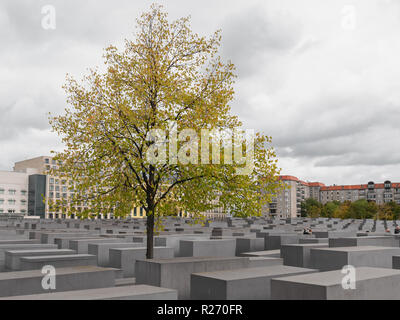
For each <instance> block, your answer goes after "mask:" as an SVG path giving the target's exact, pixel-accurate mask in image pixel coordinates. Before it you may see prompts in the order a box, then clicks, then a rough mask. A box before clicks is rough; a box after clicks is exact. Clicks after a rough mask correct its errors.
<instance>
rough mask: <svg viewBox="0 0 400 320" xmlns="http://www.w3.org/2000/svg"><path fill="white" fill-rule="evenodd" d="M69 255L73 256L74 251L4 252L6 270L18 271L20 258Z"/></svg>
mask: <svg viewBox="0 0 400 320" xmlns="http://www.w3.org/2000/svg"><path fill="white" fill-rule="evenodd" d="M70 254H75V251H74V250H69V249H60V250H59V249H38V250H10V251H6V252H5V264H6V269H7V270H10V271H18V270H19V269H20V259H21V258H22V257H31V256H45V255H70Z"/></svg>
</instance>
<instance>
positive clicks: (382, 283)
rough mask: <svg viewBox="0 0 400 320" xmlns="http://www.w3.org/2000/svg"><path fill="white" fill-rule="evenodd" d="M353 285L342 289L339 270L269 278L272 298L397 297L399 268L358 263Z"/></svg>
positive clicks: (345, 298)
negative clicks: (368, 265) (360, 265)
mask: <svg viewBox="0 0 400 320" xmlns="http://www.w3.org/2000/svg"><path fill="white" fill-rule="evenodd" d="M355 275H356V282H355V289H354V290H353V289H344V288H343V286H342V280H343V277H344V276H345V274H343V273H342V272H341V270H334V271H326V272H319V273H312V274H305V275H299V276H290V277H283V278H279V279H272V280H271V298H272V299H275V300H373V299H378V300H399V299H400V270H394V269H386V268H371V267H358V268H356V269H355Z"/></svg>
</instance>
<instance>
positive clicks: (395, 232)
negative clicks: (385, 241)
mask: <svg viewBox="0 0 400 320" xmlns="http://www.w3.org/2000/svg"><path fill="white" fill-rule="evenodd" d="M399 233H400V226H396V228H395V229H394V234H399Z"/></svg>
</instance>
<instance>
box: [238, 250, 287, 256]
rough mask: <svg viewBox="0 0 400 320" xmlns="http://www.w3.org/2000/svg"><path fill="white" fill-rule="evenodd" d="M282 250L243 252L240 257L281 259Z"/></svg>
mask: <svg viewBox="0 0 400 320" xmlns="http://www.w3.org/2000/svg"><path fill="white" fill-rule="evenodd" d="M280 256H281V250H280V249H278V250H264V251H254V252H242V253H241V254H239V257H273V258H280Z"/></svg>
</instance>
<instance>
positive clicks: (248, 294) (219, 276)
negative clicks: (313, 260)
mask: <svg viewBox="0 0 400 320" xmlns="http://www.w3.org/2000/svg"><path fill="white" fill-rule="evenodd" d="M310 272H316V270H312V269H305V268H296V267H289V266H270V267H262V268H246V269H235V270H223V271H213V272H203V273H192V276H191V285H190V292H191V299H194V300H267V299H270V296H271V279H272V278H277V277H283V276H287V275H298V274H304V273H310Z"/></svg>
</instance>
